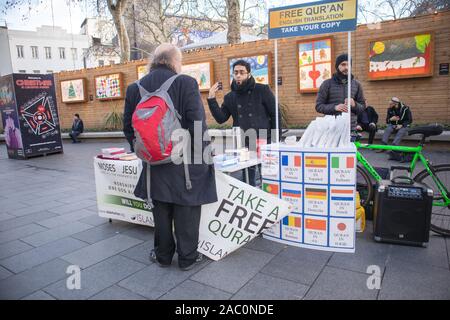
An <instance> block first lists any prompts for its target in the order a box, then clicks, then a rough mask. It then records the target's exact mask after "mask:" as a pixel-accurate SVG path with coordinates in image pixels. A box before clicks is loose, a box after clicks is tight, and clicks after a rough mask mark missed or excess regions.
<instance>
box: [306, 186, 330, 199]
mask: <svg viewBox="0 0 450 320" xmlns="http://www.w3.org/2000/svg"><path fill="white" fill-rule="evenodd" d="M306 199H319V200H327V190H326V189H316V188H306Z"/></svg>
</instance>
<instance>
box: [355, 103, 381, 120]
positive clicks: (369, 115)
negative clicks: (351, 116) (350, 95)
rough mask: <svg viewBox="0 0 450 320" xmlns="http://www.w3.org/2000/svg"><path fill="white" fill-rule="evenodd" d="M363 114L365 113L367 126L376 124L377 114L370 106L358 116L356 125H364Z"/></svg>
mask: <svg viewBox="0 0 450 320" xmlns="http://www.w3.org/2000/svg"><path fill="white" fill-rule="evenodd" d="M364 113H367V120H368V121H369V122H368V124H369V123H374V124H377V123H378V113H377V112H376V111H375V109H374V108H373V107H372V106H367V107H366V109H364V111H363V112H361V113H360V114H358V124H364V121H363V114H364Z"/></svg>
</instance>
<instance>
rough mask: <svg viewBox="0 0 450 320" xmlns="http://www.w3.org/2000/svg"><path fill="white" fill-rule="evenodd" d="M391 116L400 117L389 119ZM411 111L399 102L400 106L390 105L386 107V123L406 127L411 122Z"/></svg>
mask: <svg viewBox="0 0 450 320" xmlns="http://www.w3.org/2000/svg"><path fill="white" fill-rule="evenodd" d="M393 116H398V117H400V120H398V121H391V120H390V119H391V118H392V117H393ZM412 121H413V120H412V113H411V110H410V109H409V107H408V106H407V105H405V104H403V103H402V104H401V106H400V108H396V107H392V108H388V109H387V115H386V124H392V125H397V124H401V125H402V126H403V127H408V126H410V125H411V123H412Z"/></svg>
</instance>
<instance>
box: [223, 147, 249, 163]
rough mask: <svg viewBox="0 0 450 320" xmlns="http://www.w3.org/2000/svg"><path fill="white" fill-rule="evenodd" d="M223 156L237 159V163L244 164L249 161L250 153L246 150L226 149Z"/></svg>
mask: <svg viewBox="0 0 450 320" xmlns="http://www.w3.org/2000/svg"><path fill="white" fill-rule="evenodd" d="M225 154H226V155H227V156H229V157H236V158H238V159H239V162H245V161H249V160H250V151H249V150H248V148H240V149H227V150H225Z"/></svg>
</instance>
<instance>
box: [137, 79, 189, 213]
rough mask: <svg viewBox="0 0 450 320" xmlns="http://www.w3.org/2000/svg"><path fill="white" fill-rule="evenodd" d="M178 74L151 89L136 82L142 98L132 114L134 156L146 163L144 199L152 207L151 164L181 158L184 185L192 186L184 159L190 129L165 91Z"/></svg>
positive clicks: (179, 161)
mask: <svg viewBox="0 0 450 320" xmlns="http://www.w3.org/2000/svg"><path fill="white" fill-rule="evenodd" d="M178 76H179V75H178V74H177V75H174V76H172V77H171V78H169V79H168V80H167V81H166V82H164V83H163V84H162V86H161V87H160V88H159V89H158V90H156V91H155V92H152V93H150V92H148V91H147V90H146V89H145V88H144V87H143V86H142V85H141V84H140V81H136V82H135V83H136V84H137V86H138V88H139V93H140V95H141V101H140V102H139V104H138V105H137V106H136V110H135V111H134V113H133V117H132V125H133V128H134V134H135V136H136V141H135V145H134V149H135V151H136V156H137V157H138V158H140V159H142V160H143V161H145V162H146V163H147V202H148V204H149V205H150V206H151V207H153V204H152V201H151V197H150V180H151V179H150V167H151V166H155V165H161V164H167V163H175V164H180V163H181V162H183V163H184V173H185V180H186V189H187V190H190V189H192V184H191V180H190V177H189V170H188V161H187V157H188V146H189V141H190V139H189V138H190V136H189V132H188V131H187V130H186V129H183V128H182V126H181V122H180V120H181V116H180V114H179V113H178V112H177V110H175V107H174V105H173V102H172V99H171V98H170V95H169V93H168V90H169V88H170V86H171V85H172V83H173V82H174V81H175V79H176V78H177V77H178ZM176 130H177V131H176ZM175 131H176V132H175ZM174 133H176V134H181V135H182V139H181V141H180V140H179V139H178V140H176V139H175V137H173V136H172V135H173V134H174ZM172 138H174V140H172ZM178 144H180V145H178ZM180 147H181V149H180ZM180 151H182V152H180Z"/></svg>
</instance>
